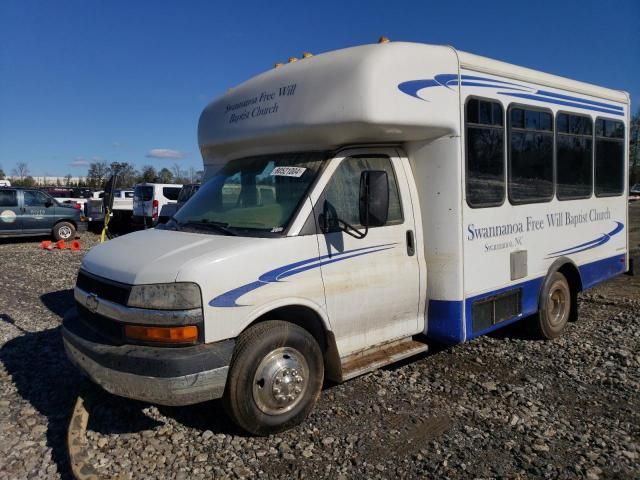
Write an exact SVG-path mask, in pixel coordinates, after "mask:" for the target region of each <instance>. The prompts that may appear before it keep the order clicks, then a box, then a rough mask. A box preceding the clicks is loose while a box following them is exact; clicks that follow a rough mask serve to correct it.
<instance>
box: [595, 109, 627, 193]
mask: <svg viewBox="0 0 640 480" xmlns="http://www.w3.org/2000/svg"><path fill="white" fill-rule="evenodd" d="M624 167H625V165H624V124H623V123H622V122H618V121H615V120H606V119H603V118H598V119H596V168H595V172H596V181H595V190H596V196H597V197H611V196H617V195H622V192H623V191H624Z"/></svg>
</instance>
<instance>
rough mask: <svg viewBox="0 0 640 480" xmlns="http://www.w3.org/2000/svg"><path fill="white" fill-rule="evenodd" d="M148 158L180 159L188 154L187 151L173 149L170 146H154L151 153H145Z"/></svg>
mask: <svg viewBox="0 0 640 480" xmlns="http://www.w3.org/2000/svg"><path fill="white" fill-rule="evenodd" d="M145 156H146V157H147V158H162V159H174V160H176V159H180V158H184V157H186V156H187V154H186V153H185V152H181V151H179V150H172V149H170V148H152V149H151V150H149V153H147V154H146V155H145Z"/></svg>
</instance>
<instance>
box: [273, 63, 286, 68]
mask: <svg viewBox="0 0 640 480" xmlns="http://www.w3.org/2000/svg"><path fill="white" fill-rule="evenodd" d="M282 65H284V63H280V62H278V63H276V64H274V65H273V68H280V67H281V66H282Z"/></svg>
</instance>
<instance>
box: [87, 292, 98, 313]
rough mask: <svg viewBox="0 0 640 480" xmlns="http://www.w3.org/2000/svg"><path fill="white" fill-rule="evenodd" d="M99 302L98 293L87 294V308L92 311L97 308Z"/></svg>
mask: <svg viewBox="0 0 640 480" xmlns="http://www.w3.org/2000/svg"><path fill="white" fill-rule="evenodd" d="M99 303H100V301H99V300H98V295H96V294H95V293H90V294H89V295H87V308H88V309H89V310H91V311H92V312H95V311H96V310H98V304H99Z"/></svg>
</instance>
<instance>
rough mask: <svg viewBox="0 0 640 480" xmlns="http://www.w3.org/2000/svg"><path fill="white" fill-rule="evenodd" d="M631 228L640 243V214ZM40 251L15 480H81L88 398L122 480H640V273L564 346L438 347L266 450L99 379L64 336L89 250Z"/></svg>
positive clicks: (30, 276)
mask: <svg viewBox="0 0 640 480" xmlns="http://www.w3.org/2000/svg"><path fill="white" fill-rule="evenodd" d="M631 216H632V217H633V219H634V220H635V227H634V228H633V229H632V243H633V245H635V246H638V244H640V238H638V237H640V228H639V227H638V224H640V202H638V204H637V205H635V206H632V207H631ZM96 241H97V236H95V235H93V234H86V235H85V236H84V237H83V238H82V243H83V249H84V250H85V251H86V249H88V248H89V247H90V246H92V245H93V244H95V243H96ZM38 242H39V240H26V239H21V240H0V265H1V266H2V270H0V320H1V321H0V479H18V478H70V475H71V474H70V470H69V462H68V458H67V452H66V441H65V435H66V429H67V425H68V421H69V418H70V415H71V411H72V409H73V405H74V402H75V399H76V396H77V395H78V393H79V392H82V393H83V394H84V396H85V398H86V399H87V408H88V411H89V413H90V421H89V427H88V431H87V437H88V448H89V455H90V457H91V461H92V464H93V466H94V467H95V468H96V469H97V470H98V471H99V472H100V474H101V475H102V476H104V477H107V478H108V477H115V478H123V479H126V478H181V479H186V478H189V479H198V478H253V477H259V478H331V479H342V478H345V479H346V478H367V479H368V478H424V477H431V478H531V477H544V478H590V479H596V478H639V477H640V394H639V392H640V371H639V369H638V367H639V365H640V322H639V320H640V276H636V277H629V276H621V277H618V278H616V279H614V280H612V281H610V282H607V283H605V284H603V285H601V286H599V287H597V288H595V289H592V290H590V291H589V292H587V293H585V294H583V295H582V296H581V299H580V301H581V303H580V308H581V312H580V314H581V318H580V321H579V322H577V323H574V324H571V325H570V326H569V328H568V331H567V332H566V335H564V336H563V337H562V338H560V339H557V340H555V341H553V342H541V341H536V340H532V339H530V338H528V337H527V335H526V334H525V333H524V329H523V328H522V327H519V326H517V325H516V326H513V327H511V328H508V329H507V330H506V331H503V332H500V333H499V334H495V335H491V336H487V337H484V338H481V339H478V340H475V341H473V342H471V343H469V344H465V345H459V346H456V347H453V348H447V349H437V348H434V349H432V351H431V352H430V353H429V354H426V355H423V356H422V357H418V358H417V359H414V360H413V361H411V362H409V361H407V362H404V363H401V364H400V365H395V366H393V367H390V368H386V369H382V370H379V371H376V372H374V373H371V374H369V375H366V376H363V377H360V378H358V379H355V380H352V381H350V382H347V383H345V384H342V385H327V386H326V388H325V389H324V391H323V393H322V395H321V398H320V401H319V403H318V405H317V407H316V409H315V411H314V413H312V415H311V416H310V417H309V419H308V420H307V421H306V422H305V423H304V424H303V425H301V426H299V427H297V428H295V429H293V430H291V431H288V432H285V433H282V434H280V435H277V436H273V437H270V438H252V437H248V436H246V435H244V434H243V433H242V432H241V431H239V430H238V429H237V428H236V427H235V426H234V425H233V424H232V423H231V422H230V421H229V420H228V419H227V417H226V416H225V414H224V412H223V409H222V406H221V404H220V402H218V401H214V402H209V403H206V404H201V405H197V406H193V407H188V408H168V407H155V406H150V405H148V404H144V403H140V402H135V401H130V400H125V399H121V398H117V397H114V396H111V395H109V394H108V393H106V392H104V391H101V390H100V389H99V388H97V387H95V386H93V385H91V384H90V383H87V382H85V381H83V379H82V378H81V377H80V375H79V374H78V373H77V372H76V371H75V370H74V368H73V367H72V366H71V365H70V364H69V363H68V362H67V360H66V358H65V356H64V352H63V348H62V342H61V339H60V331H59V325H60V322H61V318H62V315H63V314H64V312H65V311H66V310H67V309H68V308H69V307H71V306H72V303H73V298H72V290H71V289H72V287H73V284H74V282H75V275H76V272H77V269H78V266H79V264H80V260H81V258H82V256H83V254H84V252H71V251H53V252H47V251H43V250H39V248H38V247H39V243H38ZM639 257H640V256H639ZM638 267H640V265H638ZM639 269H640V268H639ZM639 273H640V272H639Z"/></svg>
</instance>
